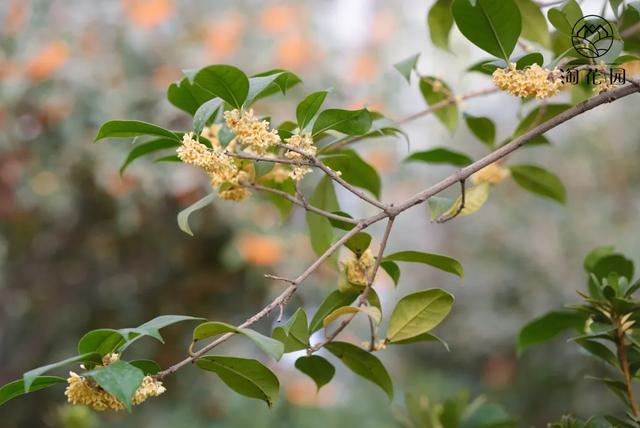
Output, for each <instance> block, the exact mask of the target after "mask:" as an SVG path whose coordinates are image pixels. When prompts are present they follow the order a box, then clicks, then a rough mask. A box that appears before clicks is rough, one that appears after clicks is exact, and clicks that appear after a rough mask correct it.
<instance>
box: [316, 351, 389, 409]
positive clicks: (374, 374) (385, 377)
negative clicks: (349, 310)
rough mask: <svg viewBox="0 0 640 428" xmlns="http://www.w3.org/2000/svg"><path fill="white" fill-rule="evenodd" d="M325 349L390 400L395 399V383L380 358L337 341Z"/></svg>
mask: <svg viewBox="0 0 640 428" xmlns="http://www.w3.org/2000/svg"><path fill="white" fill-rule="evenodd" d="M324 347H325V349H327V351H329V352H331V353H332V354H333V355H335V356H336V357H338V358H339V359H340V360H341V361H342V362H343V363H344V365H345V366H347V367H348V368H349V369H351V371H353V372H354V373H355V374H357V375H358V376H362V377H363V378H365V379H367V380H369V381H371V382H373V383H374V384H376V385H378V386H379V387H380V388H381V389H382V390H383V391H384V392H385V393H386V394H387V396H388V397H389V399H390V400H391V399H393V383H392V382H391V378H390V377H389V373H387V369H385V368H384V366H383V365H382V363H381V362H380V360H379V359H378V358H376V357H375V356H374V355H372V354H371V353H369V352H367V351H365V350H364V349H362V348H359V347H357V346H355V345H352V344H351V343H346V342H337V341H336V342H331V343H327V344H326V345H325V346H324Z"/></svg>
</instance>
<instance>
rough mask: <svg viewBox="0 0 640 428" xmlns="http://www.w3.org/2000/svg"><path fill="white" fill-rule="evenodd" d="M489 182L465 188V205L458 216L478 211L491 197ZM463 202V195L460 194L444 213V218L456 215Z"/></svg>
mask: <svg viewBox="0 0 640 428" xmlns="http://www.w3.org/2000/svg"><path fill="white" fill-rule="evenodd" d="M489 189H490V185H489V183H480V184H477V185H475V186H473V187H472V188H470V189H465V192H464V195H465V197H464V207H463V208H462V210H461V211H460V212H459V213H458V217H464V216H467V215H471V214H473V213H475V212H476V211H478V210H479V209H480V208H482V206H483V205H484V203H485V202H487V199H488V198H489ZM461 204H462V196H458V198H457V199H456V200H455V201H454V203H453V204H452V205H451V206H450V207H449V209H448V210H447V211H445V212H444V214H442V216H441V217H442V218H448V217H451V216H453V215H455V214H456V213H457V212H458V209H460V205H461Z"/></svg>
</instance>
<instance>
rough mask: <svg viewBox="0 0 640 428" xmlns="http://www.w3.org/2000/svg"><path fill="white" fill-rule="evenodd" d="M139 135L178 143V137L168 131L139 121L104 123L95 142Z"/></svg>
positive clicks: (111, 121)
mask: <svg viewBox="0 0 640 428" xmlns="http://www.w3.org/2000/svg"><path fill="white" fill-rule="evenodd" d="M141 135H153V136H154V137H164V138H168V139H170V140H175V141H178V142H180V139H179V138H178V136H177V135H176V134H175V133H173V132H171V131H169V130H168V129H164V128H161V127H159V126H157V125H154V124H152V123H147V122H141V121H139V120H110V121H108V122H105V123H104V124H103V125H102V126H101V127H100V129H99V130H98V135H96V139H95V141H99V140H102V139H104V138H129V137H139V136H141Z"/></svg>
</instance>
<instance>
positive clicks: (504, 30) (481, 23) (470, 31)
mask: <svg viewBox="0 0 640 428" xmlns="http://www.w3.org/2000/svg"><path fill="white" fill-rule="evenodd" d="M472 3H473V2H472V1H471V0H454V2H453V4H452V5H451V12H452V13H453V18H454V20H455V22H456V25H457V26H458V29H459V30H460V32H461V33H462V34H463V35H464V36H465V37H466V38H467V39H468V40H469V41H470V42H471V43H473V44H474V45H476V46H478V47H479V48H480V49H482V50H484V51H486V52H488V53H490V54H491V55H493V56H496V57H498V58H502V59H504V60H505V61H506V62H509V58H510V56H511V53H512V52H513V49H514V48H515V46H516V43H517V41H518V38H519V37H520V32H521V30H522V28H521V25H522V17H521V14H520V10H519V9H518V6H516V4H515V2H514V1H513V0H476V1H475V5H473V4H472Z"/></svg>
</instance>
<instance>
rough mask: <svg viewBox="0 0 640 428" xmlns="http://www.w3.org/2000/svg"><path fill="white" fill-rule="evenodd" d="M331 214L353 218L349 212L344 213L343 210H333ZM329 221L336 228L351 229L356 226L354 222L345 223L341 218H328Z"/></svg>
mask: <svg viewBox="0 0 640 428" xmlns="http://www.w3.org/2000/svg"><path fill="white" fill-rule="evenodd" d="M333 214H337V215H339V216H342V217H347V218H353V216H351V214H349V213H346V212H344V211H334V212H333ZM329 223H331V226H333V227H335V228H336V229H340V230H351V229H353V228H354V227H356V225H355V224H353V223H347V222H346V221H342V220H335V219H329Z"/></svg>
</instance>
